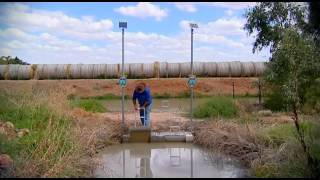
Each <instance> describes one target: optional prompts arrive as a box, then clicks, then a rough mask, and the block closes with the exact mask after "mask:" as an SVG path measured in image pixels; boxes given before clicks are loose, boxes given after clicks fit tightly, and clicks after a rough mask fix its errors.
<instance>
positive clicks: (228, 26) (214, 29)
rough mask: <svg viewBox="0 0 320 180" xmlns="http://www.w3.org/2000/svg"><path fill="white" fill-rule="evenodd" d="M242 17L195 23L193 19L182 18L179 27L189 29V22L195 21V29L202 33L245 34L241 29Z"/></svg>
mask: <svg viewBox="0 0 320 180" xmlns="http://www.w3.org/2000/svg"><path fill="white" fill-rule="evenodd" d="M244 21H245V20H244V19H239V18H236V17H231V18H220V19H217V20H215V21H210V22H207V23H206V24H203V23H197V22H194V21H187V20H182V21H180V27H181V28H182V29H184V30H189V29H190V27H189V23H191V22H192V23H197V24H198V25H199V29H197V31H198V32H199V33H202V34H216V35H240V36H243V35H245V31H244V30H243V24H244Z"/></svg>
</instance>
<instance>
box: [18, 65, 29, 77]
mask: <svg viewBox="0 0 320 180" xmlns="http://www.w3.org/2000/svg"><path fill="white" fill-rule="evenodd" d="M31 73H32V69H31V65H20V67H19V71H18V79H21V80H28V79H31V75H32V74H31Z"/></svg>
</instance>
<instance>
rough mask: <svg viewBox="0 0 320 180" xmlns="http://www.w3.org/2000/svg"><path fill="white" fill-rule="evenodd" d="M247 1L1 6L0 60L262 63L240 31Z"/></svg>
mask: <svg viewBox="0 0 320 180" xmlns="http://www.w3.org/2000/svg"><path fill="white" fill-rule="evenodd" d="M253 5H254V3H252V2H248V3H245V2H239V3H237V2H212V3H211V2H206V3H193V2H186V3H170V2H167V3H164V2H163V3H160V2H159V3H149V2H136V3H110V2H108V3H107V2H105V3H97V2H95V3H67V2H61V3H40V2H37V3H36V2H34V3H0V41H1V42H0V56H13V57H15V56H17V57H19V58H20V59H23V60H24V61H27V62H29V63H32V64H78V63H83V64H98V63H108V64H109V63H110V64H111V63H120V62H121V29H119V28H118V22H119V21H127V22H128V29H126V30H125V61H126V63H142V62H147V63H151V62H154V61H160V62H164V61H166V62H188V61H190V28H189V23H190V22H195V23H198V25H199V28H198V29H196V30H195V32H194V61H217V62H219V61H267V60H268V59H269V57H270V53H269V52H268V50H267V49H264V50H263V51H261V52H257V53H255V54H253V53H252V44H253V42H254V37H253V36H250V37H249V36H248V35H247V33H246V32H245V31H244V30H243V25H244V24H245V18H244V17H243V14H244V12H245V8H247V7H252V6H253Z"/></svg>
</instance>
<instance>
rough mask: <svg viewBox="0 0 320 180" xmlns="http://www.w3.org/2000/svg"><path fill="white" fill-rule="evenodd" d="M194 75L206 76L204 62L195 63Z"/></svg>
mask: <svg viewBox="0 0 320 180" xmlns="http://www.w3.org/2000/svg"><path fill="white" fill-rule="evenodd" d="M193 74H195V75H196V76H204V74H205V63H204V62H193Z"/></svg>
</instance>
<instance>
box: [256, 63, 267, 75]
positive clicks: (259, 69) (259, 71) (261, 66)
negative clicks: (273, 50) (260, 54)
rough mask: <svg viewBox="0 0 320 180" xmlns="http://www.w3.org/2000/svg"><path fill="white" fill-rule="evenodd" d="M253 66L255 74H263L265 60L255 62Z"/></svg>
mask: <svg viewBox="0 0 320 180" xmlns="http://www.w3.org/2000/svg"><path fill="white" fill-rule="evenodd" d="M254 67H255V71H256V76H261V75H263V73H264V71H265V70H266V64H265V62H255V63H254Z"/></svg>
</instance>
